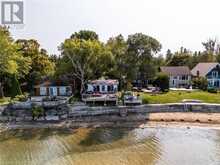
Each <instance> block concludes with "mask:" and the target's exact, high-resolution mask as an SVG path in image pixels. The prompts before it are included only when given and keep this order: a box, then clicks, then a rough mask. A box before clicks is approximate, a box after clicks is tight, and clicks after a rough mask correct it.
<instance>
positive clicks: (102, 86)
mask: <svg viewBox="0 0 220 165" xmlns="http://www.w3.org/2000/svg"><path fill="white" fill-rule="evenodd" d="M118 84H119V82H118V80H93V81H89V83H88V84H87V89H86V92H87V93H100V94H106V93H116V92H117V91H118Z"/></svg>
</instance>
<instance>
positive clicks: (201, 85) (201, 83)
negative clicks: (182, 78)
mask: <svg viewBox="0 0 220 165" xmlns="http://www.w3.org/2000/svg"><path fill="white" fill-rule="evenodd" d="M192 86H193V88H197V89H201V90H207V88H208V81H207V79H206V78H204V77H197V78H194V79H193V81H192Z"/></svg>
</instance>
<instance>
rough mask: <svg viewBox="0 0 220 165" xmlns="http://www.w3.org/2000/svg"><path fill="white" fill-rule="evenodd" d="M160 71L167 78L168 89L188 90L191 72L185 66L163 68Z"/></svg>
mask: <svg viewBox="0 0 220 165" xmlns="http://www.w3.org/2000/svg"><path fill="white" fill-rule="evenodd" d="M160 71H161V72H162V73H165V74H167V75H168V76H169V86H170V88H188V87H189V86H190V84H191V79H192V76H191V72H190V69H189V67H187V66H164V67H160Z"/></svg>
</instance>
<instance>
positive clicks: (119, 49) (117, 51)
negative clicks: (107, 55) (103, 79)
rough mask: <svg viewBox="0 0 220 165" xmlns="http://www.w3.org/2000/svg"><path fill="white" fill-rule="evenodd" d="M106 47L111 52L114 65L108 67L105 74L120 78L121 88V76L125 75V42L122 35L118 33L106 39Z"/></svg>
mask: <svg viewBox="0 0 220 165" xmlns="http://www.w3.org/2000/svg"><path fill="white" fill-rule="evenodd" d="M106 46H107V48H108V49H109V50H110V51H111V52H112V55H113V57H114V65H113V67H112V68H109V71H108V73H107V75H108V76H109V77H113V78H116V79H119V80H120V87H121V88H122V81H123V77H127V72H128V69H127V64H126V55H127V43H126V41H125V40H124V37H123V36H122V35H121V34H120V35H118V36H116V37H112V38H110V39H109V40H108V41H107V44H106Z"/></svg>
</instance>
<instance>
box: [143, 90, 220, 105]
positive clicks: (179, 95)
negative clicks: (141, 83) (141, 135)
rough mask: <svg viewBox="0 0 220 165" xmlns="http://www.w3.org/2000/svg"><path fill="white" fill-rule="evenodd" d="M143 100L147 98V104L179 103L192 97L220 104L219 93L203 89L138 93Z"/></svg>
mask: <svg viewBox="0 0 220 165" xmlns="http://www.w3.org/2000/svg"><path fill="white" fill-rule="evenodd" d="M140 95H141V97H142V99H143V100H147V102H148V103H149V104H163V103H179V102H182V100H183V99H194V100H201V101H202V102H205V103H219V104H220V93H217V94H214V93H208V92H203V91H195V92H182V91H181V92H180V91H175V92H174V91H170V92H168V93H164V94H156V95H152V94H145V93H140Z"/></svg>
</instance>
